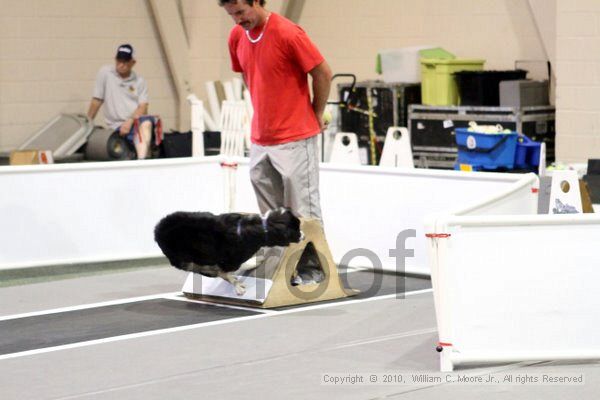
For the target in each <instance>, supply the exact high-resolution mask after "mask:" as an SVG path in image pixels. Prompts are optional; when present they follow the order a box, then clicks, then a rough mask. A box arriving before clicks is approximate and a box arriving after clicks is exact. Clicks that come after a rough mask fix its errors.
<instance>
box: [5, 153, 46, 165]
mask: <svg viewBox="0 0 600 400" xmlns="http://www.w3.org/2000/svg"><path fill="white" fill-rule="evenodd" d="M9 163H10V165H36V164H54V158H53V157H52V152H51V151H49V150H15V151H12V152H11V153H10V158H9Z"/></svg>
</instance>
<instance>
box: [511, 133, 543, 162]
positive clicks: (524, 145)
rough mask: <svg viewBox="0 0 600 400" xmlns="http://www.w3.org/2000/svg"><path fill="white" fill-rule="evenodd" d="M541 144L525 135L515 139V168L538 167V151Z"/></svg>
mask: <svg viewBox="0 0 600 400" xmlns="http://www.w3.org/2000/svg"><path fill="white" fill-rule="evenodd" d="M541 146H542V144H541V143H540V142H534V141H533V140H531V139H529V138H528V137H527V136H525V135H519V137H518V138H517V150H516V154H515V166H516V167H517V168H534V167H537V166H539V165H540V151H541Z"/></svg>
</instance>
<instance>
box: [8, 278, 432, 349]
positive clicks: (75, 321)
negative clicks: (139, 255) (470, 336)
mask: <svg viewBox="0 0 600 400" xmlns="http://www.w3.org/2000/svg"><path fill="white" fill-rule="evenodd" d="M343 271H344V269H343V268H341V271H340V272H343ZM340 277H341V279H342V282H343V284H344V286H346V287H348V288H352V289H357V290H359V291H360V293H359V294H358V295H356V296H353V297H348V298H344V299H338V300H331V301H327V302H321V303H308V304H306V305H298V306H291V307H281V308H277V309H275V310H285V309H290V308H301V307H305V306H311V305H314V304H323V303H335V302H343V301H348V300H357V299H365V298H369V297H375V296H384V295H389V294H394V293H396V294H397V296H398V298H402V295H403V293H405V292H410V291H415V290H421V289H428V288H430V287H431V281H430V280H429V279H420V278H411V277H405V276H399V275H396V274H387V273H375V272H373V271H369V270H366V271H354V272H351V273H341V274H340ZM256 314H260V311H254V310H253V309H251V308H248V309H238V308H229V307H219V306H215V305H211V304H203V303H195V302H186V301H177V300H168V299H153V300H146V301H137V302H132V303H126V304H118V305H111V306H103V307H95V308H87V309H83V310H75V311H66V312H60V313H54V314H46V315H39V316H32V317H25V318H18V319H12V320H6V321H0V332H1V334H0V355H4V354H12V353H19V352H23V351H28V350H36V349H42V348H46V347H55V346H62V345H67V344H73V343H79V342H85V341H90V340H97V339H105V338H110V337H115V336H121V335H127V334H133V333H140V332H148V331H153V330H158V329H167V328H174V327H180V326H186V325H194V324H199V323H203V322H212V321H219V320H224V319H230V318H236V317H244V316H250V315H256Z"/></svg>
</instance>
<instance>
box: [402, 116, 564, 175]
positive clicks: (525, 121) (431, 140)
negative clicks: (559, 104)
mask: <svg viewBox="0 0 600 400" xmlns="http://www.w3.org/2000/svg"><path fill="white" fill-rule="evenodd" d="M408 114H409V116H408V125H409V130H410V138H411V147H412V151H413V158H414V161H415V166H417V167H422V168H442V169H453V168H454V164H455V163H456V159H457V157H458V152H457V148H456V141H455V137H454V129H455V128H464V127H468V125H469V122H470V121H475V122H477V124H479V125H496V124H500V125H502V127H503V128H505V129H510V130H514V131H517V132H519V133H522V134H524V135H526V136H528V137H529V138H530V139H531V140H533V141H536V142H544V143H546V162H547V163H552V162H554V140H555V134H556V133H555V120H556V112H555V109H554V106H535V107H522V108H517V107H470V106H441V107H440V106H424V105H411V106H410V107H409V112H408Z"/></svg>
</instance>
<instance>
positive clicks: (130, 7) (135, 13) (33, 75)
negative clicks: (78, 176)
mask: <svg viewBox="0 0 600 400" xmlns="http://www.w3.org/2000/svg"><path fill="white" fill-rule="evenodd" d="M122 43H131V44H132V45H133V46H134V48H135V50H136V52H137V58H138V64H137V65H136V67H135V70H136V71H137V72H138V73H139V74H140V75H142V76H143V77H144V78H145V79H146V80H147V81H148V86H149V93H150V112H152V113H156V114H160V115H161V116H162V117H163V122H164V124H165V126H166V127H170V126H172V125H173V122H174V119H175V92H174V90H173V87H172V84H171V81H170V78H169V71H168V68H167V65H166V63H165V60H164V55H163V52H162V49H161V44H160V41H159V39H158V35H157V32H156V30H155V28H154V23H153V20H152V15H151V12H150V8H149V6H148V4H147V2H146V1H145V0H106V1H96V0H0V151H7V150H10V149H13V148H15V147H16V146H18V145H19V144H20V143H22V142H24V141H25V139H27V138H28V137H29V136H31V135H32V134H33V133H34V132H35V131H36V130H37V129H39V128H40V127H41V126H42V125H44V124H45V123H47V122H48V121H49V120H50V119H51V118H52V117H54V116H55V115H57V114H58V113H60V112H80V113H85V112H86V111H87V107H88V105H89V101H90V99H91V96H92V89H93V84H94V80H95V76H96V72H97V71H98V68H99V67H100V66H102V65H104V64H110V63H113V62H114V61H113V60H114V56H115V54H116V48H117V47H118V46H119V44H122ZM96 122H98V123H103V122H104V118H103V116H102V114H101V113H100V114H99V115H98V118H97V120H96Z"/></svg>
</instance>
